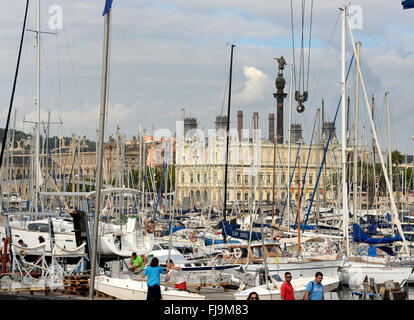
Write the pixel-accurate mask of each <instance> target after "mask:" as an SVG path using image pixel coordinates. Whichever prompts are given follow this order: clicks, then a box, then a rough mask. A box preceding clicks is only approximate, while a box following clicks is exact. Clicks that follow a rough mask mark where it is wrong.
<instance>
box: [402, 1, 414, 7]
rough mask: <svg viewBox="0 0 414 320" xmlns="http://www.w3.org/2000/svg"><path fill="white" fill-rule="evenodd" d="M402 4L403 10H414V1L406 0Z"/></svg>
mask: <svg viewBox="0 0 414 320" xmlns="http://www.w3.org/2000/svg"><path fill="white" fill-rule="evenodd" d="M401 4H402V5H403V9H413V8H414V0H405V1H403V2H402V3H401Z"/></svg>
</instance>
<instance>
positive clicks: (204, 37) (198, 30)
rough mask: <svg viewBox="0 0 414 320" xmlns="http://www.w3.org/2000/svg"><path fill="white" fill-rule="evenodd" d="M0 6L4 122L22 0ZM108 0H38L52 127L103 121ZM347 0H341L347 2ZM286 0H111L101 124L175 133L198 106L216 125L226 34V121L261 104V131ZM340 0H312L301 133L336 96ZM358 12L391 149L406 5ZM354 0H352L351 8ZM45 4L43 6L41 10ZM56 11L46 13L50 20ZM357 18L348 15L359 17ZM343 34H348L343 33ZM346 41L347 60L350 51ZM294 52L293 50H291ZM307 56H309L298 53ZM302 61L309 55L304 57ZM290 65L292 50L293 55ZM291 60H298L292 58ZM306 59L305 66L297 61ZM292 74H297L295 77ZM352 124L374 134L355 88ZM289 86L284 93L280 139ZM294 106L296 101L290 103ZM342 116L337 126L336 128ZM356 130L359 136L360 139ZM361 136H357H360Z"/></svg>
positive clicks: (30, 62) (27, 61) (370, 84)
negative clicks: (105, 75)
mask: <svg viewBox="0 0 414 320" xmlns="http://www.w3.org/2000/svg"><path fill="white" fill-rule="evenodd" d="M7 1H8V5H7V10H2V11H1V12H0V30H1V32H0V90H1V93H2V94H1V95H0V106H1V107H0V108H1V109H0V115H1V121H2V123H3V124H0V126H1V127H4V126H5V122H6V115H7V109H8V105H9V101H10V94H11V89H12V83H13V77H14V69H15V65H16V59H17V53H18V45H19V39H20V32H21V25H22V22H23V15H24V6H25V3H26V1H24V0H15V1H11V0H7ZM104 2H105V1H104V0H88V1H84V0H70V1H69V0H60V1H54V0H41V25H42V30H43V31H47V32H57V35H54V34H44V35H42V38H41V39H42V46H41V50H42V67H41V107H42V120H44V121H46V120H47V113H48V112H50V113H51V120H52V121H53V122H57V121H63V125H56V124H53V125H51V134H52V135H65V136H70V135H72V134H75V135H80V134H86V135H87V136H88V137H89V138H91V139H95V135H96V129H97V127H98V121H99V103H100V87H101V68H102V49H103V27H104V19H103V17H102V10H103V7H104ZM347 2H348V1H347ZM290 3H291V2H290V0H279V1H271V0H256V1H247V0H225V1H222V0H221V1H218V0H209V1H204V0H199V1H191V0H169V1H158V0H151V1H141V0H123V1H120V0H114V4H113V11H112V33H111V57H110V58H111V62H110V84H109V86H110V89H109V108H108V118H107V126H106V130H107V131H106V134H107V135H108V134H114V133H115V130H116V126H119V127H120V129H121V132H122V133H123V134H125V136H126V138H130V137H131V136H132V135H137V134H138V132H139V127H140V126H141V127H142V128H143V129H146V130H147V132H151V131H152V130H153V128H154V130H157V129H161V128H166V129H169V130H171V131H172V132H174V131H175V130H174V129H175V121H176V120H179V119H180V116H181V109H182V108H184V109H185V112H186V115H190V114H191V115H192V116H195V117H196V118H197V120H198V123H199V128H202V129H206V130H207V129H209V128H213V127H214V120H215V116H216V115H218V114H220V113H221V112H224V113H227V90H228V87H227V85H228V73H229V60H230V44H231V43H234V44H235V45H236V48H235V49H234V65H233V85H232V109H231V112H232V115H231V121H232V126H236V114H237V110H243V112H244V126H245V127H250V125H251V117H252V113H253V112H254V111H257V112H259V122H260V127H261V128H262V130H263V135H264V136H267V132H268V115H269V113H271V112H274V113H276V107H275V105H276V102H275V99H274V97H273V93H274V92H275V86H274V81H275V78H276V73H277V63H276V61H275V60H274V59H273V58H274V57H280V56H282V55H283V56H284V57H285V59H286V60H287V63H288V66H287V67H286V69H285V79H286V82H287V85H286V89H285V92H289V82H290V67H289V65H290V64H292V62H293V58H292V38H291V30H292V29H291V22H292V21H291V19H290V15H291V11H290ZM300 3H301V1H299V0H293V6H294V8H293V16H294V21H293V28H294V32H295V47H296V48H297V47H298V46H299V45H300V43H299V41H300V36H301V34H300V18H301V8H300ZM342 3H343V1H341V0H314V8H313V24H312V45H311V56H310V68H309V84H308V91H309V99H308V101H307V103H305V107H306V110H305V112H304V113H302V114H298V113H297V112H296V111H295V109H294V112H293V119H292V120H293V122H296V123H301V124H302V127H303V129H304V132H303V136H304V138H305V140H306V141H307V142H309V140H310V137H311V134H312V128H313V124H314V119H315V114H316V111H315V110H316V107H318V106H320V105H321V100H322V98H323V99H324V100H325V118H327V119H329V120H332V119H333V117H334V113H335V110H336V106H337V105H338V99H339V97H340V92H341V91H340V83H339V81H340V77H341V73H340V71H341V67H340V43H341V42H340V35H341V33H340V22H341V21H340V10H339V9H338V7H339V6H340V5H341V4H342ZM310 4H311V1H310V0H307V1H306V8H305V45H306V46H307V45H308V40H307V39H308V36H309V30H310V28H309V18H310ZM56 5H58V6H60V7H61V8H62V20H63V28H62V29H56V30H51V28H50V25H49V22H50V21H52V22H53V21H55V22H56V20H53V19H54V18H55V17H56V11H54V10H53V9H54V8H55V7H54V6H56ZM351 5H354V6H359V7H360V8H361V9H362V15H357V16H356V15H353V16H352V19H353V20H352V21H353V22H354V23H355V25H356V26H358V27H362V29H354V30H353V31H354V37H355V40H356V41H361V42H362V56H361V63H362V72H363V75H364V81H365V85H366V88H367V94H368V98H369V100H370V102H371V96H372V95H374V96H375V112H374V116H375V122H376V126H377V130H378V132H379V134H380V142H381V145H382V148H383V149H384V150H385V149H386V148H387V144H386V142H387V140H386V132H387V130H386V129H387V126H386V125H387V114H386V108H385V92H386V91H390V93H391V110H392V111H391V124H392V142H393V148H398V149H399V150H401V151H402V152H409V153H411V154H413V153H414V141H412V140H411V136H413V135H414V113H413V106H412V105H413V103H412V100H413V98H412V93H411V90H410V89H411V88H413V87H414V52H413V50H414V33H413V31H412V30H413V28H412V27H413V21H414V9H413V10H403V9H402V6H401V3H400V1H399V0H392V1H391V0H359V1H356V0H355V1H352V3H351ZM354 8H356V7H354ZM49 10H50V11H49ZM35 18H36V1H31V4H30V7H29V17H28V22H27V28H28V29H35V27H36V23H35V21H36V20H35ZM51 19H52V20H51ZM355 19H356V20H355ZM347 35H348V34H347ZM34 43H35V37H34V33H32V32H27V33H26V34H25V42H24V48H23V54H22V61H21V69H20V73H19V78H18V83H17V89H16V96H15V102H14V108H15V109H17V110H18V111H17V126H18V128H20V129H23V130H25V131H27V132H29V131H31V130H33V124H31V123H29V122H23V120H26V121H31V120H34V119H35V114H34V112H35V105H34V102H33V97H34V96H35V95H36V64H35V61H36V48H35V47H34ZM351 50H352V47H351V43H350V40H349V37H348V40H347V51H348V54H347V64H348V63H349V61H350V58H351V56H352V52H351ZM298 54H299V52H298V51H297V52H296V59H298ZM306 58H307V55H306ZM305 60H306V59H305ZM297 63H298V60H297ZM297 67H299V66H297ZM305 67H306V65H305ZM296 76H297V77H298V76H299V75H298V74H297V75H296ZM354 79H355V68H354V66H353V67H352V69H351V73H350V75H349V79H348V89H347V93H348V95H349V96H350V97H351V108H350V126H351V127H352V126H353V119H354V99H355V98H354V91H355V90H354V87H355V84H354ZM360 101H361V104H360V118H361V122H360V133H361V135H362V127H363V126H365V128H366V130H365V132H366V135H365V140H366V142H367V141H368V139H370V131H371V129H370V126H369V123H368V122H367V108H366V105H365V102H364V100H363V95H362V91H361V100H360ZM288 103H289V96H288V97H287V99H286V101H285V105H286V106H285V138H286V137H287V126H288ZM294 107H295V105H294ZM340 123H341V118H340V114H339V117H338V120H337V135H338V137H340V130H341V125H340ZM361 138H362V137H361V136H360V138H359V139H360V141H361ZM360 143H361V142H360Z"/></svg>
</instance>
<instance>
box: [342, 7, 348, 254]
mask: <svg viewBox="0 0 414 320" xmlns="http://www.w3.org/2000/svg"><path fill="white" fill-rule="evenodd" d="M341 10H342V59H341V60H342V61H341V71H342V72H341V74H342V76H341V82H342V101H341V102H342V148H341V149H342V204H343V206H342V210H343V228H344V230H343V233H344V240H345V243H346V255H347V256H349V239H348V216H349V213H348V189H347V184H346V153H345V148H346V68H345V62H346V6H343V7H341Z"/></svg>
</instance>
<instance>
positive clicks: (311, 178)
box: [309, 174, 313, 185]
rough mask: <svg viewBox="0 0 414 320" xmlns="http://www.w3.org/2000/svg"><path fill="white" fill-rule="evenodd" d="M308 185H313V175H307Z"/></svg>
mask: <svg viewBox="0 0 414 320" xmlns="http://www.w3.org/2000/svg"><path fill="white" fill-rule="evenodd" d="M309 184H311V185H312V184H313V174H310V175H309Z"/></svg>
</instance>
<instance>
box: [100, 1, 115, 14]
mask: <svg viewBox="0 0 414 320" xmlns="http://www.w3.org/2000/svg"><path fill="white" fill-rule="evenodd" d="M113 1H114V0H106V2H105V9H104V11H103V13H102V15H103V16H104V15H106V14H107V13H108V11H109V10H110V9H111V7H112V2H113Z"/></svg>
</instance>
